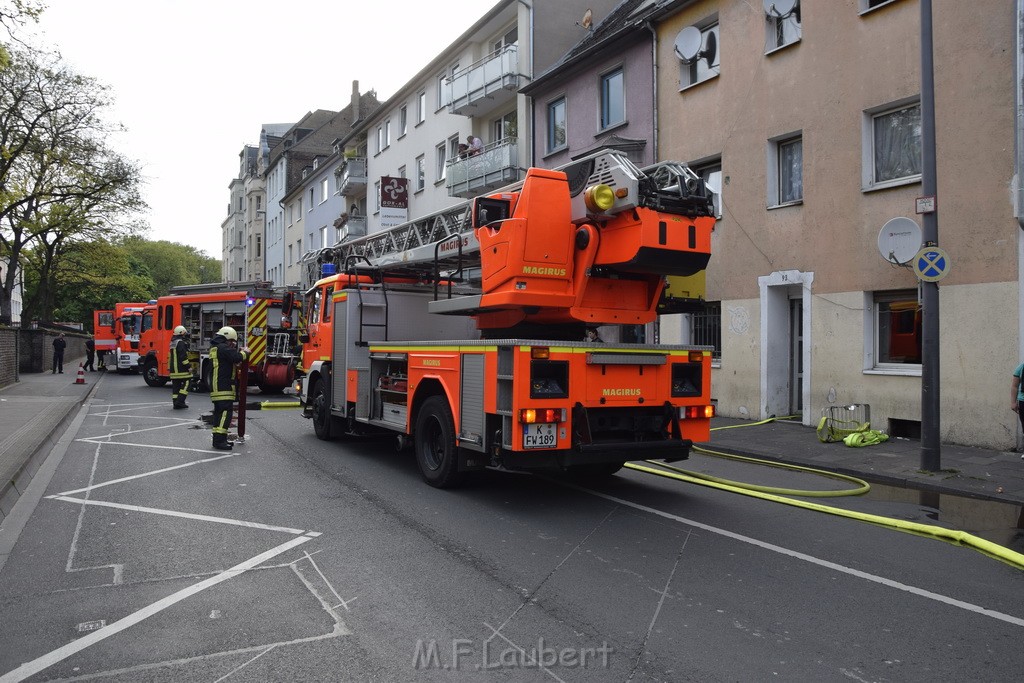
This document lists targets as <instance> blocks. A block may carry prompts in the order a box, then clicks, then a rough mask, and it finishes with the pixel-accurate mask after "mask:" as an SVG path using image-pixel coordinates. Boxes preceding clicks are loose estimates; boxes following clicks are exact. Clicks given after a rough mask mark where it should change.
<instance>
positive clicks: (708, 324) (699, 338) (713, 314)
mask: <svg viewBox="0 0 1024 683" xmlns="http://www.w3.org/2000/svg"><path fill="white" fill-rule="evenodd" d="M690 343H691V344H695V345H697V346H712V347H714V351H712V352H711V360H712V361H713V362H714V361H718V362H719V363H720V362H721V360H722V302H721V301H705V302H704V309H703V310H701V311H697V312H695V313H693V314H691V315H690Z"/></svg>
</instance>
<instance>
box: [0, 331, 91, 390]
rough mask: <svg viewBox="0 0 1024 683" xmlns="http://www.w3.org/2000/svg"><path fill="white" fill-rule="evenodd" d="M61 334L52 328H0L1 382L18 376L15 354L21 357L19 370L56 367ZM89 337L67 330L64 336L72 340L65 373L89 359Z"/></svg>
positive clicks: (67, 353)
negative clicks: (55, 348)
mask: <svg viewBox="0 0 1024 683" xmlns="http://www.w3.org/2000/svg"><path fill="white" fill-rule="evenodd" d="M57 334H58V333H56V332H52V331H50V330H19V329H0V386H6V385H7V384H10V383H12V382H14V381H16V380H17V375H16V374H15V372H12V371H11V370H13V368H14V358H15V357H17V359H18V364H17V365H18V369H17V371H16V372H49V371H50V370H53V340H54V339H56V338H57ZM86 339H87V337H86V336H85V335H84V334H75V333H72V332H65V333H64V340H65V341H66V342H67V344H68V345H67V348H65V349H64V372H65V374H66V373H68V372H75V371H76V370H77V368H78V364H79V363H81V362H83V361H84V360H85V340H86ZM15 349H17V350H15ZM8 355H9V357H10V360H8ZM8 365H10V368H11V369H10V370H9V369H8V367H7V366H8Z"/></svg>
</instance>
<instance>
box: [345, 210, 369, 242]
mask: <svg viewBox="0 0 1024 683" xmlns="http://www.w3.org/2000/svg"><path fill="white" fill-rule="evenodd" d="M356 237H366V216H349V217H348V220H347V221H346V222H345V225H343V226H341V227H340V228H339V229H338V242H344V241H345V240H349V239H354V238H356Z"/></svg>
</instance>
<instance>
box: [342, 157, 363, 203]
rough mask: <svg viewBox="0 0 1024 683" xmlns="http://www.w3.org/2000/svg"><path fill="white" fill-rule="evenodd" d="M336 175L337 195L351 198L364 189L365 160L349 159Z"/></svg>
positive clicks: (358, 158) (359, 158) (361, 158)
mask: <svg viewBox="0 0 1024 683" xmlns="http://www.w3.org/2000/svg"><path fill="white" fill-rule="evenodd" d="M339 170H340V172H341V173H340V174H339V175H338V194H340V195H341V196H342V197H351V196H352V195H354V194H359V193H361V192H362V191H363V190H365V189H366V158H365V157H351V158H348V159H346V160H345V162H344V163H343V164H342V165H341V168H340V169H339Z"/></svg>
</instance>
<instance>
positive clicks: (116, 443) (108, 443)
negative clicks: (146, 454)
mask: <svg viewBox="0 0 1024 683" xmlns="http://www.w3.org/2000/svg"><path fill="white" fill-rule="evenodd" d="M79 441H81V442H83V443H99V444H103V445H104V446H134V447H136V448H153V449H156V450H165V451H188V452H189V453H214V454H219V453H220V451H213V450H206V449H203V448H185V447H184V446H156V445H154V444H151V443H132V442H131V441H102V440H99V439H79Z"/></svg>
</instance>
